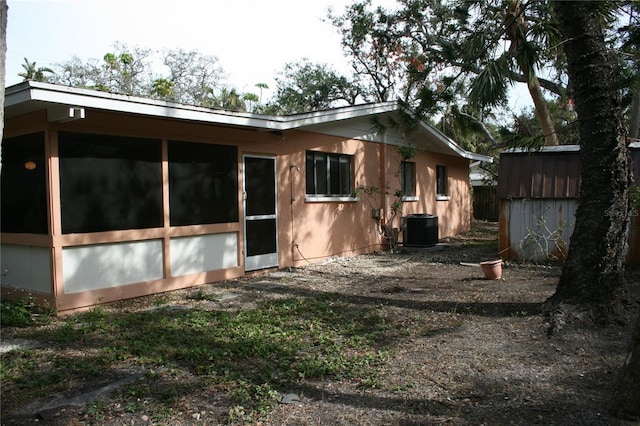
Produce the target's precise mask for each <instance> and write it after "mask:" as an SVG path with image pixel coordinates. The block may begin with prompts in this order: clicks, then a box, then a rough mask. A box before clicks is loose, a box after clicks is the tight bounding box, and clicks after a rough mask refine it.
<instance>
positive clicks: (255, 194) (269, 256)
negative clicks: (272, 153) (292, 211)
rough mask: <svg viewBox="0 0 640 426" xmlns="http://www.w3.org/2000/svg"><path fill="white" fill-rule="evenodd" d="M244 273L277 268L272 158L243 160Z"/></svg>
mask: <svg viewBox="0 0 640 426" xmlns="http://www.w3.org/2000/svg"><path fill="white" fill-rule="evenodd" d="M243 160H244V167H243V170H244V214H245V217H244V248H245V249H244V252H245V262H244V264H245V268H244V269H245V270H246V271H253V270H256V269H264V268H272V267H274V266H278V221H277V216H276V215H277V211H276V159H275V157H266V156H254V155H245V156H244V158H243Z"/></svg>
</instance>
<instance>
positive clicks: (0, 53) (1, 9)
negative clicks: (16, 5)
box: [0, 0, 9, 170]
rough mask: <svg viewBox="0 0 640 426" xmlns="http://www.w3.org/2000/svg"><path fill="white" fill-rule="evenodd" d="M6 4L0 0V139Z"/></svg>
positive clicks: (2, 127)
mask: <svg viewBox="0 0 640 426" xmlns="http://www.w3.org/2000/svg"><path fill="white" fill-rule="evenodd" d="M8 9H9V7H8V6H7V1H6V0H0V82H1V83H2V85H1V86H0V141H2V137H3V135H4V77H5V74H6V71H5V70H6V66H5V64H6V62H7V11H8ZM1 148H2V147H1V146H0V170H2V149H1Z"/></svg>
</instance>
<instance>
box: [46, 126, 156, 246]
mask: <svg viewBox="0 0 640 426" xmlns="http://www.w3.org/2000/svg"><path fill="white" fill-rule="evenodd" d="M58 151H59V155H60V197H61V206H62V232H63V233H65V234H67V233H81V232H101V231H115V230H122V229H140V228H154V227H160V226H162V170H161V144H160V141H159V140H154V139H142V138H132V137H119V136H107V135H90V134H81V133H67V132H60V133H59V135H58Z"/></svg>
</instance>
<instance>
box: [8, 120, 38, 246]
mask: <svg viewBox="0 0 640 426" xmlns="http://www.w3.org/2000/svg"><path fill="white" fill-rule="evenodd" d="M1 180H2V188H0V191H2V197H0V199H1V200H2V214H1V215H0V217H2V232H18V233H29V234H46V233H47V230H48V225H47V195H46V194H47V180H46V167H45V157H44V133H33V134H29V135H23V136H16V137H12V138H5V139H4V140H3V141H2V179H1Z"/></svg>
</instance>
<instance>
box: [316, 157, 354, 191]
mask: <svg viewBox="0 0 640 426" xmlns="http://www.w3.org/2000/svg"><path fill="white" fill-rule="evenodd" d="M351 163H352V156H350V155H343V154H326V153H323V152H313V151H307V158H306V180H307V195H319V196H351V193H352V192H353V188H352V185H351V175H352V173H351Z"/></svg>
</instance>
